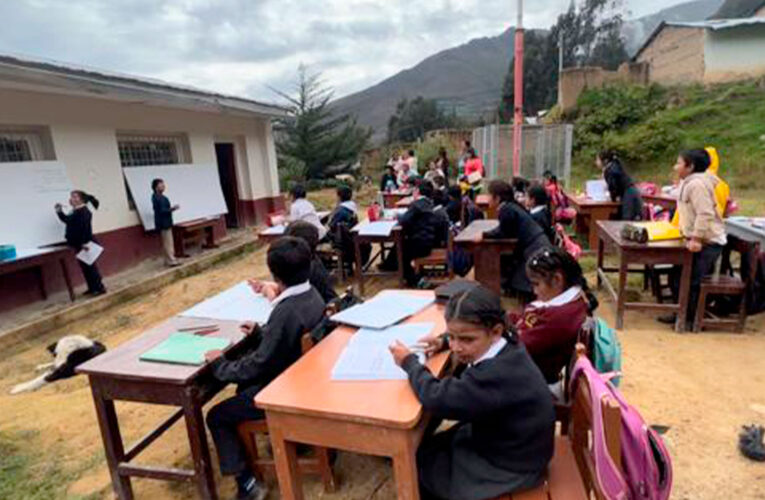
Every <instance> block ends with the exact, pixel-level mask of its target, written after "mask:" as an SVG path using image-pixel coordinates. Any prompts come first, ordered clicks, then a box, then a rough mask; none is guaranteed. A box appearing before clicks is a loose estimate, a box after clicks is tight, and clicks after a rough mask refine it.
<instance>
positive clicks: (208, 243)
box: [173, 218, 220, 257]
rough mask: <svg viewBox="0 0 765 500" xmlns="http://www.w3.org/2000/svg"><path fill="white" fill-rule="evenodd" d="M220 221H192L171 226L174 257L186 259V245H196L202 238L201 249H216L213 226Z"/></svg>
mask: <svg viewBox="0 0 765 500" xmlns="http://www.w3.org/2000/svg"><path fill="white" fill-rule="evenodd" d="M219 220H220V219H218V218H215V219H194V220H191V221H188V222H181V223H180V224H176V225H174V226H173V245H174V246H175V256H176V257H188V254H187V253H186V245H187V244H197V243H199V242H201V240H202V239H203V238H204V240H205V242H204V244H203V245H202V248H218V245H216V244H215V225H216V224H217V223H218V221H219Z"/></svg>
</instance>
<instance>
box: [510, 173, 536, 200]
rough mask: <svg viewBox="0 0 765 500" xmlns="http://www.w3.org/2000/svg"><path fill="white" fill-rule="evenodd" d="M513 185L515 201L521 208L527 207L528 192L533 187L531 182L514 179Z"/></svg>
mask: <svg viewBox="0 0 765 500" xmlns="http://www.w3.org/2000/svg"><path fill="white" fill-rule="evenodd" d="M511 185H512V186H513V196H515V201H517V202H518V204H519V205H521V206H526V191H528V189H529V187H530V186H531V182H529V181H527V180H526V179H524V178H523V177H513V180H512V182H511Z"/></svg>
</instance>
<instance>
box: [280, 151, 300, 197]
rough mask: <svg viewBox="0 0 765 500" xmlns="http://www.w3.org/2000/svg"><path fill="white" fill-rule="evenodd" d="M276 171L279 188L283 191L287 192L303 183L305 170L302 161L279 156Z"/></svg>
mask: <svg viewBox="0 0 765 500" xmlns="http://www.w3.org/2000/svg"><path fill="white" fill-rule="evenodd" d="M277 170H278V171H279V187H280V188H281V189H282V190H283V191H289V190H290V189H292V187H293V186H294V185H295V184H300V183H305V177H306V170H307V169H306V165H305V163H304V162H303V161H302V160H299V159H297V158H295V157H292V156H286V155H282V156H279V159H278V164H277Z"/></svg>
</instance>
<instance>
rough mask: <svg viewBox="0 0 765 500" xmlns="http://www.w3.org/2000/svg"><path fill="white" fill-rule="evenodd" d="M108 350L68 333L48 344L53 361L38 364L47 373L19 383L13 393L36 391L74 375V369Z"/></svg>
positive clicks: (85, 338)
mask: <svg viewBox="0 0 765 500" xmlns="http://www.w3.org/2000/svg"><path fill="white" fill-rule="evenodd" d="M104 351H106V347H105V346H104V345H103V344H102V343H100V342H96V341H94V340H90V339H89V338H87V337H83V336H82V335H68V336H66V337H62V338H61V339H59V341H58V342H54V343H53V344H51V345H49V346H48V352H50V353H51V355H52V356H53V362H52V363H45V364H43V365H38V366H37V370H38V371H40V370H45V373H43V374H42V375H40V376H39V377H37V378H36V379H33V380H30V381H29V382H24V383H23V384H18V385H16V386H14V387H13V389H11V394H19V393H22V392H31V391H36V390H37V389H39V388H40V387H42V386H44V385H46V384H49V383H51V382H55V381H56V380H61V379H65V378H69V377H74V376H75V375H76V373H75V372H74V369H75V368H77V366H78V365H81V364H83V363H84V362H86V361H88V360H89V359H93V358H95V357H96V356H98V355H99V354H101V353H103V352H104Z"/></svg>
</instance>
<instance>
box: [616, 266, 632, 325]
mask: <svg viewBox="0 0 765 500" xmlns="http://www.w3.org/2000/svg"><path fill="white" fill-rule="evenodd" d="M628 267H629V262H627V260H626V259H625V258H624V255H623V254H621V253H619V288H618V290H617V291H616V329H617V330H621V329H622V328H623V327H624V303H625V302H626V298H625V297H624V292H625V290H626V288H627V270H628Z"/></svg>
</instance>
